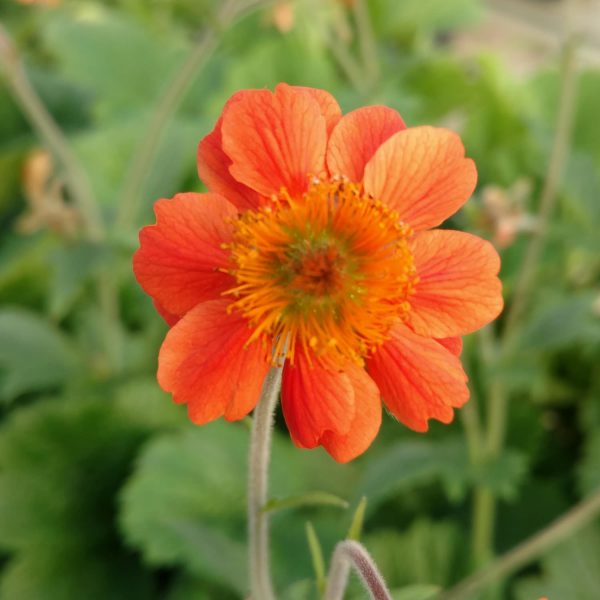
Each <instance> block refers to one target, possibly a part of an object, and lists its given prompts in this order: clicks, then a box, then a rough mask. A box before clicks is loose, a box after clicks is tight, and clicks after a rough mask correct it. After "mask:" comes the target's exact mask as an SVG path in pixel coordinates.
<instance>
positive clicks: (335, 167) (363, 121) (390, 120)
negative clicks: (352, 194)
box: [327, 106, 406, 182]
mask: <svg viewBox="0 0 600 600" xmlns="http://www.w3.org/2000/svg"><path fill="white" fill-rule="evenodd" d="M403 129H406V125H405V124H404V121H403V120H402V117H401V116H400V115H399V114H398V113H397V112H396V111H395V110H392V109H391V108H388V107H387V106H365V107H363V108H359V109H358V110H353V111H352V112H349V113H348V114H347V115H345V116H343V117H342V120H341V121H340V122H339V123H338V124H337V126H336V128H335V129H334V130H333V133H332V134H331V138H330V139H329V144H328V146H327V167H328V169H329V172H330V173H331V174H332V175H344V176H345V177H347V178H348V179H349V180H350V181H354V182H359V181H362V178H363V175H364V171H365V165H366V164H367V163H368V162H369V160H371V157H372V156H373V154H375V151H376V150H377V148H379V146H381V144H383V142H385V141H386V140H387V139H388V138H389V137H390V136H391V135H393V134H394V133H397V132H398V131H401V130H403Z"/></svg>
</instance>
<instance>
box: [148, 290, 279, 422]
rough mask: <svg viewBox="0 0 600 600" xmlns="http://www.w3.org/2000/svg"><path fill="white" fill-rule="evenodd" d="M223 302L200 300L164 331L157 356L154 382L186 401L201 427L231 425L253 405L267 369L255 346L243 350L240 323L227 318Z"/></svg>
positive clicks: (244, 329)
mask: <svg viewBox="0 0 600 600" xmlns="http://www.w3.org/2000/svg"><path fill="white" fill-rule="evenodd" d="M228 304H229V302H228V301H227V300H211V301H209V302H203V303H202V304H200V305H198V306H197V307H196V308H194V309H192V310H191V311H190V312H188V313H187V314H186V315H185V316H184V317H183V318H182V319H181V320H180V321H179V322H178V323H177V324H176V325H175V326H174V327H173V328H172V329H171V330H170V331H169V333H167V337H166V338H165V341H164V342H163V345H162V347H161V349H160V354H159V357H158V382H159V384H160V386H161V387H162V388H163V389H164V390H165V391H166V392H171V394H173V400H174V401H175V402H178V403H187V405H188V413H189V416H190V419H191V420H192V421H193V422H194V423H197V424H198V425H202V424H204V423H208V422H209V421H212V420H214V419H217V418H219V417H221V416H224V417H225V419H227V420H228V421H236V420H238V419H241V418H243V417H244V416H246V415H247V414H248V413H249V412H250V411H251V410H252V409H253V408H254V406H255V405H256V403H257V401H258V399H259V397H260V392H261V388H262V385H263V380H264V378H265V376H266V374H267V371H268V370H269V368H270V364H269V360H268V354H267V349H266V348H264V347H263V346H262V345H261V343H260V342H256V343H253V344H250V345H249V346H248V347H245V344H246V342H247V341H248V338H249V337H250V334H251V333H252V332H251V330H250V329H249V328H248V324H247V321H246V319H244V318H243V317H241V316H240V315H239V314H237V313H232V314H228V313H227V306H228Z"/></svg>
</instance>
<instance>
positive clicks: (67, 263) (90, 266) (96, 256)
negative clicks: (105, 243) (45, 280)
mask: <svg viewBox="0 0 600 600" xmlns="http://www.w3.org/2000/svg"><path fill="white" fill-rule="evenodd" d="M51 260H52V263H53V267H54V277H53V278H52V284H51V289H50V292H49V300H48V304H49V307H48V308H49V310H50V314H51V315H52V316H53V317H54V318H55V319H60V318H62V317H64V316H65V315H66V314H67V312H68V311H69V310H70V308H71V306H72V304H73V302H75V300H76V299H77V297H78V296H79V295H80V294H81V292H82V290H83V287H84V285H85V284H86V283H87V282H88V281H89V278H90V276H91V275H92V274H94V273H96V272H97V270H98V268H99V266H100V265H101V264H102V262H103V261H105V260H106V252H105V250H104V249H103V248H101V247H99V246H96V245H94V244H89V243H86V242H82V243H78V244H73V245H70V246H61V247H59V248H58V249H57V250H56V251H55V252H54V254H53V255H52V257H51Z"/></svg>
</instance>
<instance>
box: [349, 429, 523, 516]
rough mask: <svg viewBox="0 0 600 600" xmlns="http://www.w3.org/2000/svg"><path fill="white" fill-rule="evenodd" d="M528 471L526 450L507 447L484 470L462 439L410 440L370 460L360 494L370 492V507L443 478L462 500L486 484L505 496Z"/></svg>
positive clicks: (451, 495)
mask: <svg viewBox="0 0 600 600" xmlns="http://www.w3.org/2000/svg"><path fill="white" fill-rule="evenodd" d="M526 473H527V463H526V461H525V458H524V456H523V455H522V453H520V452H518V451H516V450H510V449H506V450H505V451H504V452H503V454H502V455H500V456H499V457H498V458H497V459H496V461H495V462H493V463H489V464H487V465H486V467H485V468H484V469H481V470H478V469H477V468H475V467H474V466H473V465H472V464H471V462H470V460H469V456H468V452H467V447H466V444H465V441H464V440H463V439H462V438H452V437H450V438H446V439H444V440H440V441H433V440H429V441H427V442H426V441H414V442H413V441H407V442H399V443H397V444H394V445H393V446H391V447H390V448H389V449H388V450H387V451H385V452H384V453H382V454H381V455H379V456H377V457H376V458H375V459H374V460H372V461H371V462H370V463H369V466H368V469H367V471H366V473H365V475H364V476H363V479H362V481H361V482H360V483H359V486H358V490H357V492H356V494H357V495H359V494H362V495H367V496H368V498H369V501H370V505H369V506H370V507H374V506H376V505H378V504H380V503H381V502H383V501H385V500H386V499H388V498H389V497H390V496H394V495H396V494H398V493H399V492H401V491H405V490H408V489H412V488H414V487H417V486H420V485H423V484H429V483H431V482H434V481H440V482H441V483H442V485H443V486H444V488H445V490H446V493H447V494H448V497H449V498H451V499H453V500H460V499H462V498H463V497H464V495H465V494H466V491H467V489H468V488H469V486H473V485H475V484H484V485H486V486H489V487H491V488H492V489H493V490H494V491H495V492H496V493H497V494H498V495H500V496H502V497H504V498H511V497H514V495H515V494H516V491H517V488H518V486H519V485H520V483H521V481H522V480H523V478H524V476H525V475H526Z"/></svg>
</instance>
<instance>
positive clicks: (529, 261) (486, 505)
mask: <svg viewBox="0 0 600 600" xmlns="http://www.w3.org/2000/svg"><path fill="white" fill-rule="evenodd" d="M576 47H577V44H576V39H575V37H574V36H571V37H569V38H568V40H567V41H566V43H565V47H564V62H563V75H562V81H561V91H560V98H559V110H558V115H557V124H556V133H555V137H554V142H553V145H552V151H551V155H550V160H549V164H548V169H547V173H546V178H545V181H544V186H543V188H542V193H541V197H540V207H539V220H538V229H537V231H536V232H535V234H534V235H533V236H532V238H531V239H530V242H529V245H528V248H527V250H526V253H525V257H524V260H523V266H522V268H521V272H520V274H519V278H518V281H517V284H516V287H515V292H514V294H513V300H512V303H511V305H510V307H509V309H508V311H507V314H506V317H505V327H504V330H503V333H502V337H501V339H500V341H499V342H497V341H496V340H495V339H494V338H493V336H492V334H491V330H490V329H489V328H486V329H485V330H482V332H481V349H482V355H483V361H484V364H485V368H486V377H487V379H488V381H490V386H489V395H488V411H487V412H488V414H487V436H486V439H487V443H486V446H485V448H484V449H483V452H484V457H485V461H494V460H496V459H497V458H498V456H499V455H500V454H501V452H502V449H503V447H504V442H505V437H506V422H507V416H508V393H507V390H506V389H505V387H504V385H503V383H502V381H501V380H499V379H498V376H497V374H496V373H493V372H490V371H489V369H490V367H491V366H493V365H496V364H497V363H498V359H499V358H502V357H503V356H505V355H506V353H507V349H508V348H509V347H510V344H511V342H512V337H511V336H512V334H513V331H515V328H516V325H517V324H518V322H519V320H520V319H521V317H522V315H523V313H524V309H525V308H526V304H527V301H528V300H529V296H530V291H531V289H532V285H533V283H534V280H535V273H536V269H537V266H538V263H539V259H540V257H541V253H542V250H543V245H544V241H545V238H546V235H547V232H548V227H549V222H550V217H551V215H552V211H553V209H554V206H555V204H556V199H557V192H558V185H559V183H560V178H561V174H562V171H563V168H564V163H565V160H566V156H567V151H568V147H569V139H570V132H571V126H572V121H573V116H574V111H575V93H576V81H577V68H576V66H577V64H576ZM498 346H499V348H498ZM495 517H496V498H495V496H494V494H493V492H492V491H491V490H489V489H487V488H485V487H481V486H480V487H478V488H476V490H475V493H474V501H473V528H474V531H473V554H474V559H475V564H477V565H482V564H485V562H486V561H487V560H489V558H490V557H491V556H492V555H493V541H494V529H495V527H494V525H495Z"/></svg>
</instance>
